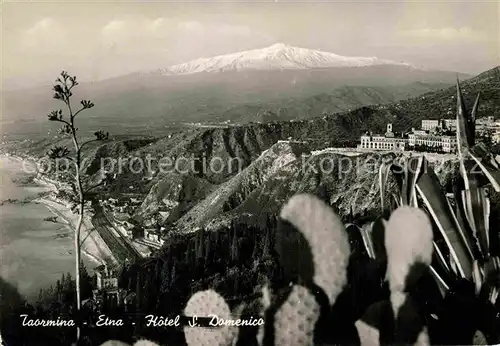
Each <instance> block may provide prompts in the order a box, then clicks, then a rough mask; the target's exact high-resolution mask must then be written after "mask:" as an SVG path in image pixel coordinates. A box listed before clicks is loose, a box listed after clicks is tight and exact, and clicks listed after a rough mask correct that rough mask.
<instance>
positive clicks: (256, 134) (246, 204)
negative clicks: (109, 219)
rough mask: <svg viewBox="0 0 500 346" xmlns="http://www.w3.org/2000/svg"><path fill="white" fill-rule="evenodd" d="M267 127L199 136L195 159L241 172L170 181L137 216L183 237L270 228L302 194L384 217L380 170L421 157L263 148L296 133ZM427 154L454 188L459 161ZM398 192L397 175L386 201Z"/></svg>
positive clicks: (156, 188)
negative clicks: (269, 221) (219, 161)
mask: <svg viewBox="0 0 500 346" xmlns="http://www.w3.org/2000/svg"><path fill="white" fill-rule="evenodd" d="M269 126H271V125H269ZM264 128H265V127H262V126H256V127H249V129H251V130H249V131H248V132H245V131H243V129H242V128H235V129H231V128H230V129H212V130H210V131H204V132H201V134H198V135H194V136H193V137H192V138H191V139H190V141H189V143H187V145H185V146H184V148H185V150H187V152H192V153H199V155H205V156H206V157H207V159H213V158H215V157H221V158H224V159H223V160H227V161H226V162H233V163H234V162H236V161H231V160H234V159H239V160H240V161H239V162H240V165H236V166H233V170H232V171H230V170H226V171H223V172H222V173H221V172H220V171H218V172H214V171H210V170H207V171H203V172H202V174H196V173H193V172H192V171H189V172H185V173H182V174H181V173H166V174H163V175H162V176H161V179H159V180H158V181H157V182H156V183H155V185H153V187H152V188H151V190H150V191H149V194H148V195H147V197H146V198H145V200H144V202H143V203H142V205H141V206H140V208H139V209H138V210H137V212H136V215H135V216H136V217H137V218H138V219H140V220H141V219H142V220H148V219H151V218H152V217H155V215H156V216H158V215H159V212H162V213H161V214H162V217H161V218H160V219H162V222H164V224H165V225H166V227H167V229H169V230H170V231H176V232H190V231H193V230H195V229H197V228H199V227H205V228H207V229H211V230H217V229H219V228H220V227H227V226H228V224H230V223H231V222H234V221H237V222H243V223H247V224H249V225H251V226H256V225H257V226H258V225H260V224H264V222H265V220H266V218H267V216H268V215H277V214H278V213H279V211H280V208H281V206H282V205H283V204H284V203H285V202H286V200H288V199H289V198H290V197H291V196H293V195H294V194H296V193H312V194H315V195H318V196H320V197H321V198H323V199H324V200H325V201H326V202H327V203H328V204H330V205H332V206H334V207H335V208H336V209H337V211H338V213H339V214H340V215H341V216H342V217H345V218H347V217H348V215H350V214H351V213H352V214H354V215H355V216H362V215H367V214H369V215H373V214H377V213H380V211H381V205H380V204H381V199H380V191H379V183H378V171H379V166H380V164H381V163H382V162H392V161H399V160H402V159H404V158H405V157H408V156H410V155H416V154H414V153H413V154H412V153H408V152H404V153H398V154H395V153H387V152H385V153H384V152H379V153H363V154H360V153H353V154H351V155H344V154H342V153H338V152H335V151H329V150H319V151H314V150H312V149H315V148H317V145H316V144H315V143H314V141H313V142H312V143H311V142H299V141H283V140H280V141H278V142H277V143H276V144H274V145H272V146H270V147H269V148H267V149H263V148H266V147H268V146H269V145H270V144H269V143H271V142H272V141H273V140H274V138H273V137H274V136H278V137H285V136H286V135H288V134H289V133H284V132H280V131H273V130H271V127H269V132H267V131H263V129H264ZM281 129H283V128H281ZM289 129H296V128H293V127H292V126H290V127H289ZM303 131H307V129H304V130H303ZM187 148H189V149H187ZM259 150H262V152H260V151H259ZM425 155H426V158H427V160H428V161H429V162H430V163H431V165H432V166H433V168H434V169H435V171H436V173H437V175H438V176H439V178H440V180H441V183H442V184H443V186H445V185H446V184H447V183H449V181H450V179H449V175H450V173H451V169H452V167H453V165H454V160H455V158H454V156H453V155H439V154H425ZM254 157H256V158H254ZM248 162H250V163H248ZM225 168H226V169H228V168H229V166H227V167H225ZM396 190H397V185H396V182H395V179H394V178H393V177H392V176H391V175H390V176H389V180H388V188H387V190H386V195H385V201H389V200H390V199H391V198H392V196H391V194H392V193H393V192H396Z"/></svg>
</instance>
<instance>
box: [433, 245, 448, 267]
mask: <svg viewBox="0 0 500 346" xmlns="http://www.w3.org/2000/svg"><path fill="white" fill-rule="evenodd" d="M432 245H433V246H434V255H435V258H436V262H437V263H438V264H439V266H437V267H441V268H443V270H444V271H445V272H447V273H450V272H451V270H450V267H449V266H448V263H446V259H445V257H444V255H443V252H442V251H441V249H440V248H439V246H438V245H437V244H436V242H435V241H433V242H432Z"/></svg>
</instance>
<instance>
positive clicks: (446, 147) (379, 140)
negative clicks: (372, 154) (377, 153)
mask: <svg viewBox="0 0 500 346" xmlns="http://www.w3.org/2000/svg"><path fill="white" fill-rule="evenodd" d="M446 120H449V119H446ZM443 124H445V125H443ZM452 125H453V122H452V121H449V122H447V123H445V122H444V121H441V120H422V127H423V128H422V129H421V130H416V129H415V128H412V129H411V132H409V133H406V134H400V135H396V134H395V133H394V132H393V130H392V124H387V131H386V133H385V134H383V135H381V134H372V133H370V134H368V133H367V134H365V135H362V136H361V144H359V145H358V148H360V149H374V150H388V151H404V150H425V149H429V150H436V151H442V152H445V153H454V152H455V151H456V149H457V139H456V136H455V134H453V133H452V132H451V131H450V130H449V128H448V127H447V126H452ZM437 129H440V130H439V131H438V130H437Z"/></svg>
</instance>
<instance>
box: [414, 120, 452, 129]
mask: <svg viewBox="0 0 500 346" xmlns="http://www.w3.org/2000/svg"><path fill="white" fill-rule="evenodd" d="M436 128H438V129H447V130H451V131H454V130H455V129H456V128H457V119H440V120H433V119H424V120H422V126H421V129H422V130H424V131H434V130H436Z"/></svg>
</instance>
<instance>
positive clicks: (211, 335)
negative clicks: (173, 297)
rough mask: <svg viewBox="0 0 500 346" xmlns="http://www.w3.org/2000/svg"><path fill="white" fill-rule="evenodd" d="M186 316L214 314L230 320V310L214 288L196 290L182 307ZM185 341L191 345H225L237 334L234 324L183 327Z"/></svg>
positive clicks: (229, 343)
mask: <svg viewBox="0 0 500 346" xmlns="http://www.w3.org/2000/svg"><path fill="white" fill-rule="evenodd" d="M184 314H185V315H186V316H197V317H209V316H210V315H214V316H216V317H217V318H219V319H223V320H226V321H228V320H231V319H233V318H232V315H231V310H230V309H229V305H228V304H227V303H226V301H225V300H224V298H223V297H222V296H220V295H219V294H218V293H217V292H215V291H214V290H206V291H201V292H196V293H195V294H194V295H193V296H192V297H191V298H190V299H189V301H188V303H187V305H186V308H185V309H184ZM184 335H185V336H186V343H187V344H188V345H191V346H198V345H199V346H205V345H206V346H217V345H218V346H227V345H231V344H232V343H233V340H235V339H236V337H237V335H238V328H237V327H235V326H221V327H220V328H206V327H190V326H187V327H184Z"/></svg>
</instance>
